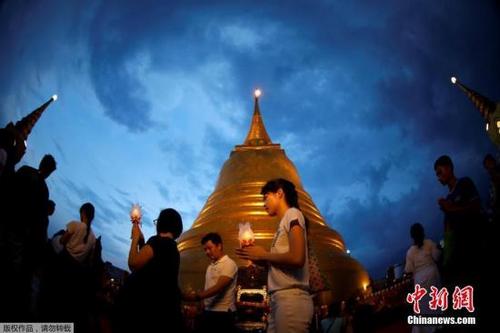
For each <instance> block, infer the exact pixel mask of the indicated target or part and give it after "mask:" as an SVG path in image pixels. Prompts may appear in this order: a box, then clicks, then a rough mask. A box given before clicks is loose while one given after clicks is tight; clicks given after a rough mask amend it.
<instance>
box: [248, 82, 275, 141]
mask: <svg viewBox="0 0 500 333" xmlns="http://www.w3.org/2000/svg"><path fill="white" fill-rule="evenodd" d="M261 95H262V91H261V90H260V89H255V92H254V96H255V106H254V109H253V116H252V124H251V126H250V130H249V131H248V134H247V138H246V139H245V142H244V143H243V146H264V145H270V144H272V141H271V138H270V137H269V134H267V131H266V127H265V126H264V121H263V120H262V115H261V114H260V108H259V97H260V96H261Z"/></svg>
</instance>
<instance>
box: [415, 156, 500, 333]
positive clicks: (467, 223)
mask: <svg viewBox="0 0 500 333" xmlns="http://www.w3.org/2000/svg"><path fill="white" fill-rule="evenodd" d="M483 167H484V169H485V170H486V171H487V173H488V175H489V177H490V200H489V201H488V203H487V204H486V205H485V206H484V207H483V205H482V204H481V200H480V196H479V192H478V190H477V188H476V186H475V184H474V182H473V181H472V180H471V179H470V178H469V177H457V176H456V175H455V172H454V165H453V161H452V159H451V158H450V157H449V156H447V155H443V156H440V157H439V158H438V159H437V160H436V162H435V163H434V170H435V173H436V177H437V179H438V181H439V182H440V183H441V184H442V185H443V186H446V187H447V188H448V194H447V195H446V197H441V198H439V199H438V200H437V203H438V205H439V208H440V209H441V211H442V212H443V216H444V219H443V221H444V223H443V237H444V239H443V241H442V242H440V243H438V244H436V243H435V242H434V241H432V240H430V239H427V238H426V237H425V232H424V228H423V226H422V225H421V224H420V223H415V224H413V225H412V226H411V229H410V235H411V238H412V239H413V245H412V246H411V247H410V248H409V249H408V252H407V254H406V264H405V272H406V273H407V274H410V275H411V276H412V277H413V281H414V284H415V285H418V286H420V287H421V288H425V290H427V291H428V293H427V294H426V295H425V296H424V298H423V299H422V300H421V302H420V311H421V312H420V313H421V315H427V316H438V315H443V311H441V310H442V309H439V308H434V309H431V308H430V307H429V304H430V300H431V296H430V291H431V287H434V288H437V289H438V290H440V289H441V287H444V288H446V290H447V291H448V293H450V294H451V293H453V291H454V290H455V288H457V287H458V288H464V287H467V286H471V287H472V288H473V290H474V294H473V297H474V299H473V301H475V302H474V304H475V312H474V314H473V315H474V316H475V317H476V318H478V319H479V320H482V321H483V322H482V323H480V324H481V325H484V326H483V327H485V326H487V325H488V324H487V323H486V322H487V321H488V319H491V314H490V313H489V311H490V309H489V308H487V304H488V303H489V302H490V301H492V299H489V296H488V295H489V294H490V291H491V290H489V289H490V288H493V283H492V282H493V281H491V274H487V272H486V270H487V267H488V266H487V264H488V262H490V260H492V259H493V253H494V245H493V242H494V241H493V238H492V235H495V234H496V231H497V230H498V218H499V214H500V209H499V207H500V200H499V199H500V198H499V197H498V194H499V193H500V168H499V167H498V166H497V163H496V159H495V158H494V157H493V156H492V155H491V154H487V155H486V156H485V157H484V160H483ZM489 304H491V303H489ZM454 310H455V309H453V308H452V307H451V306H450V307H449V308H448V311H447V312H446V314H447V315H452V316H470V315H471V314H470V313H466V312H462V311H455V312H454ZM438 329H441V330H443V329H442V328H440V327H438V326H422V325H415V326H414V327H413V330H412V332H435V331H437V330H438ZM454 329H455V331H457V328H454ZM444 330H446V328H445V329H444ZM458 330H460V328H458Z"/></svg>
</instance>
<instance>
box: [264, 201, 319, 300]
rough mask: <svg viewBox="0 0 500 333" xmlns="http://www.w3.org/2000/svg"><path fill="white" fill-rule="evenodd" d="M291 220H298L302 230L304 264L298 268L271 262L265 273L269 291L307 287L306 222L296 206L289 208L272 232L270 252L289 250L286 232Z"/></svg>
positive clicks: (288, 229) (305, 288) (306, 288)
mask: <svg viewBox="0 0 500 333" xmlns="http://www.w3.org/2000/svg"><path fill="white" fill-rule="evenodd" d="M292 221H298V223H299V225H300V227H301V228H302V230H303V231H304V246H305V251H306V254H305V256H306V259H305V262H304V266H302V267H300V268H285V267H282V266H281V267H280V266H274V265H272V264H271V265H270V266H269V272H268V274H267V285H268V287H269V291H270V292H273V291H277V290H281V289H289V288H301V289H304V290H308V289H309V258H308V257H309V255H308V253H307V232H306V223H305V219H304V215H302V212H301V211H300V210H298V209H297V208H289V209H288V210H287V211H286V213H285V215H284V216H283V218H282V219H281V221H280V224H279V226H278V230H277V231H276V233H275V234H274V238H273V243H272V245H271V253H286V252H288V251H289V250H290V246H289V242H288V233H289V232H290V223H291V222H292Z"/></svg>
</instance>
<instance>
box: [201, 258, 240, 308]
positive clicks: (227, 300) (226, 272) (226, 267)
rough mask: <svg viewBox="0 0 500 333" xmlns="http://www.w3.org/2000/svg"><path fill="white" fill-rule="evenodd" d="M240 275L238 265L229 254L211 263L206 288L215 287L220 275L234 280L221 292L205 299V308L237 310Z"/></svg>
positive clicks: (206, 277) (207, 273) (206, 276)
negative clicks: (237, 281)
mask: <svg viewBox="0 0 500 333" xmlns="http://www.w3.org/2000/svg"><path fill="white" fill-rule="evenodd" d="M237 275H238V266H237V265H236V263H235V262H234V260H232V259H231V258H229V257H228V256H227V255H224V256H223V257H222V258H220V259H219V260H217V261H216V262H213V263H211V264H210V265H208V267H207V272H206V274H205V290H207V289H209V288H211V287H213V286H214V285H215V284H216V283H217V281H218V280H219V277H221V276H227V277H229V278H231V279H233V280H232V282H231V284H230V285H229V286H227V287H226V288H225V289H224V290H223V291H221V292H220V293H219V294H217V295H215V296H212V297H209V298H207V299H205V300H204V303H205V310H208V311H228V310H231V311H236V305H235V302H236V295H235V290H236V280H237Z"/></svg>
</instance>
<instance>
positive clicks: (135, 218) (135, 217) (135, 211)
mask: <svg viewBox="0 0 500 333" xmlns="http://www.w3.org/2000/svg"><path fill="white" fill-rule="evenodd" d="M141 218H142V212H141V206H139V204H133V205H132V209H131V210H130V219H131V220H132V223H136V222H137V223H140V222H141Z"/></svg>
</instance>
